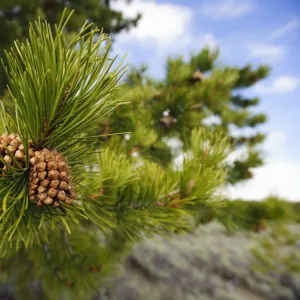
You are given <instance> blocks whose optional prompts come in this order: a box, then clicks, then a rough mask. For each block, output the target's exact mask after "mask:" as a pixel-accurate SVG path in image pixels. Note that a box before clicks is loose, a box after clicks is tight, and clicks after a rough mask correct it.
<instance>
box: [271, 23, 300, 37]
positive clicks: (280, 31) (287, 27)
mask: <svg viewBox="0 0 300 300" xmlns="http://www.w3.org/2000/svg"><path fill="white" fill-rule="evenodd" d="M299 25H300V22H299V20H291V21H289V22H288V23H286V24H284V25H282V26H281V27H279V28H277V29H276V30H274V31H273V32H272V33H271V34H270V36H269V39H270V40H276V39H278V38H281V37H282V36H285V35H286V34H288V33H290V32H291V31H293V30H294V29H296V28H297V27H298V26H299Z"/></svg>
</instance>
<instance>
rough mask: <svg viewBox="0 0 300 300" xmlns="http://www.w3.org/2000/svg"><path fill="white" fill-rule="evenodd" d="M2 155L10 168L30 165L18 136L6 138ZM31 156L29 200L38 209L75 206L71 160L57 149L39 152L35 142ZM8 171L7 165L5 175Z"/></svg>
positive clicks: (0, 142) (2, 139) (0, 144)
mask: <svg viewBox="0 0 300 300" xmlns="http://www.w3.org/2000/svg"><path fill="white" fill-rule="evenodd" d="M0 154H1V155H2V157H3V158H4V160H5V161H6V162H7V163H8V164H9V165H12V166H15V167H18V166H21V167H24V166H25V165H26V153H25V147H24V145H23V144H22V142H21V139H20V137H19V136H18V135H17V134H9V135H8V134H6V133H4V134H2V136H1V137H0ZM28 154H29V161H30V171H29V199H30V200H31V201H32V202H36V205H38V206H42V205H51V206H53V207H58V206H59V202H60V201H63V202H65V203H66V204H71V203H73V198H74V197H75V194H74V186H73V184H72V177H71V170H70V167H69V165H68V162H67V159H66V158H65V157H64V156H62V155H61V154H60V153H58V152H57V151H56V150H55V149H47V148H44V149H42V150H36V149H35V148H34V147H33V144H32V141H31V140H29V141H28ZM12 157H14V159H15V160H13V159H12ZM6 170H8V166H6V165H4V167H3V171H4V173H5V171H6Z"/></svg>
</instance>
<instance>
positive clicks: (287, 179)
mask: <svg viewBox="0 0 300 300" xmlns="http://www.w3.org/2000/svg"><path fill="white" fill-rule="evenodd" d="M286 142H287V136H286V133H284V132H282V131H276V132H272V133H270V135H269V137H268V139H267V141H266V143H265V150H266V152H267V153H268V154H269V157H268V159H267V161H266V164H265V165H264V166H263V167H261V168H257V169H255V170H254V171H253V173H254V178H253V179H251V180H249V181H247V182H245V183H240V184H238V185H235V186H231V187H229V188H228V194H229V196H230V197H233V198H243V199H250V200H261V199H263V198H264V197H267V196H269V195H270V194H272V195H278V196H281V197H283V198H285V199H288V200H291V201H299V200H300V185H299V180H298V179H299V177H300V159H298V160H297V159H289V158H287V157H286V155H284V148H285V145H286Z"/></svg>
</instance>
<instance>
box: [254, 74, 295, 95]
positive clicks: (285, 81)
mask: <svg viewBox="0 0 300 300" xmlns="http://www.w3.org/2000/svg"><path fill="white" fill-rule="evenodd" d="M299 85H300V78H298V77H293V76H279V77H277V78H275V79H274V80H273V81H272V82H271V83H270V84H262V83H259V84H257V85H256V86H255V87H254V89H255V92H257V93H263V94H275V93H287V92H292V91H294V90H296V89H297V88H298V87H299Z"/></svg>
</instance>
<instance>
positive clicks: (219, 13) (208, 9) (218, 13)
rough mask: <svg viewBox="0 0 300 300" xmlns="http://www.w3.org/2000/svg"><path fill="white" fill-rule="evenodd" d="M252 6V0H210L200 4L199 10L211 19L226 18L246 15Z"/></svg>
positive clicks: (252, 8)
mask: <svg viewBox="0 0 300 300" xmlns="http://www.w3.org/2000/svg"><path fill="white" fill-rule="evenodd" d="M254 8H255V7H254V5H253V3H252V1H249V0H244V1H241V0H216V1H211V0H210V1H207V2H205V3H204V4H202V5H201V6H200V11H201V12H202V14H204V15H206V16H207V17H209V18H211V19H215V20H226V19H235V18H238V17H242V16H244V15H247V14H249V13H250V12H252V11H253V10H254Z"/></svg>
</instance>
